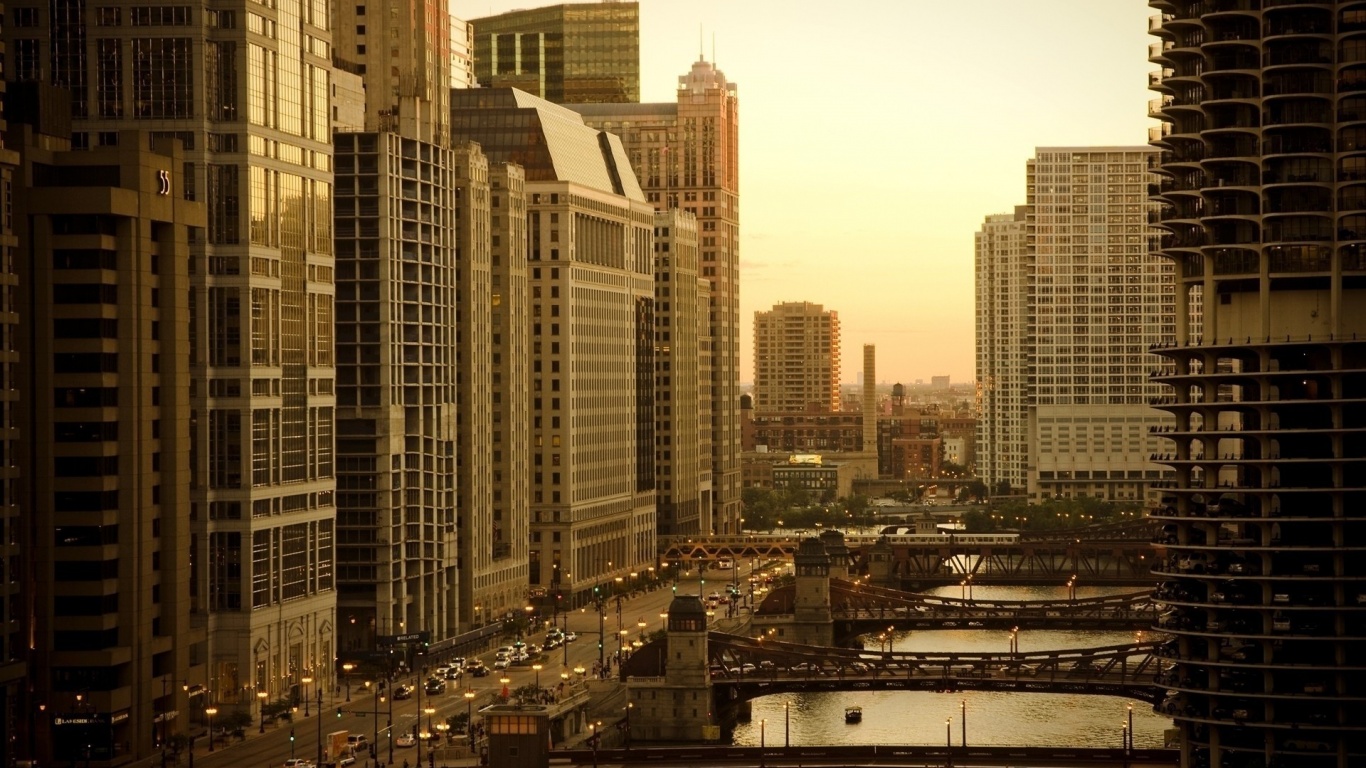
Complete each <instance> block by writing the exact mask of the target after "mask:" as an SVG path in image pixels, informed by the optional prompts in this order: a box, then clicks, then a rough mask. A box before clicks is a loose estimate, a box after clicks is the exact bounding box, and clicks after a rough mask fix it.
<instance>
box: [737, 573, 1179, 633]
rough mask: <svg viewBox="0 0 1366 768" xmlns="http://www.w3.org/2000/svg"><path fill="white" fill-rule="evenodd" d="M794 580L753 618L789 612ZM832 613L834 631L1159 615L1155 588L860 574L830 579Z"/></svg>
mask: <svg viewBox="0 0 1366 768" xmlns="http://www.w3.org/2000/svg"><path fill="white" fill-rule="evenodd" d="M796 590H797V588H796V585H795V584H784V585H782V586H779V587H777V588H775V589H774V590H773V591H772V592H770V593H769V594H768V596H767V597H765V598H764V600H763V602H762V603H760V604H759V605H758V606H757V607H756V608H755V612H754V621H755V624H756V625H759V624H773V623H779V622H782V621H783V620H784V617H788V616H791V615H792V613H793V611H794V609H795V606H796V602H797V594H796ZM829 590H830V615H831V619H832V620H833V621H834V622H835V637H837V638H842V637H851V636H854V635H859V634H868V633H877V632H879V631H880V630H881V629H882V628H884V627H887V628H895V629H953V628H968V627H970V628H974V629H998V630H1007V631H1009V630H1012V629H1074V628H1075V629H1117V630H1126V629H1133V630H1145V629H1147V628H1148V627H1151V626H1153V624H1154V623H1155V622H1156V621H1157V614H1158V610H1157V604H1156V603H1154V602H1153V600H1152V592H1151V591H1150V590H1145V591H1143V592H1131V593H1127V594H1122V595H1105V596H1100V597H1083V598H1075V599H1069V600H976V599H972V598H962V597H944V596H939V595H927V594H921V593H916V592H903V591H901V590H897V589H887V588H885V587H879V586H876V585H873V584H869V583H866V582H864V581H862V580H855V581H848V580H845V579H839V578H834V577H832V578H831V579H830V587H829Z"/></svg>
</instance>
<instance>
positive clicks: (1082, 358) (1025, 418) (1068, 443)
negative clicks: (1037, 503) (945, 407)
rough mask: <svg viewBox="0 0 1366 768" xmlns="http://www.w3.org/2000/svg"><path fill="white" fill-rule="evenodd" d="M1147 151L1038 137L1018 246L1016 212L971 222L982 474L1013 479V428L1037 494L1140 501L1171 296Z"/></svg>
mask: <svg viewBox="0 0 1366 768" xmlns="http://www.w3.org/2000/svg"><path fill="white" fill-rule="evenodd" d="M1155 161H1156V153H1155V151H1154V150H1152V149H1149V148H1147V147H1040V148H1039V149H1038V150H1037V152H1036V155H1035V157H1034V159H1032V160H1030V161H1029V162H1028V168H1027V185H1026V186H1027V197H1028V201H1027V206H1026V207H1025V208H1024V209H1023V213H1024V216H1025V223H1024V227H1025V230H1024V242H1023V249H1022V248H1021V245H1022V243H1021V241H1020V240H1019V223H1018V222H1019V219H1018V216H1019V214H1018V213H1017V216H1016V218H1015V219H1013V220H1005V219H1002V218H1000V217H992V218H991V219H989V220H988V221H987V223H986V224H985V225H984V227H983V230H982V231H981V232H979V235H978V239H977V247H978V253H977V262H978V265H977V281H978V283H977V289H978V298H977V309H978V317H979V322H978V330H977V332H978V340H977V344H978V366H979V367H978V371H977V379H978V381H979V383H980V385H981V386H982V387H983V397H982V408H983V412H982V424H983V427H982V436H981V439H980V440H979V446H980V450H981V451H983V452H986V453H988V454H989V456H988V457H987V458H986V459H985V460H984V461H982V462H980V463H981V466H982V468H983V469H984V477H985V478H986V479H987V481H988V483H989V484H991V483H996V484H998V485H999V483H1000V482H1001V481H1006V482H1007V483H1009V484H1012V487H1015V486H1014V485H1013V483H1015V482H1017V481H1018V479H1019V478H1018V470H1019V458H1018V449H1019V445H1020V444H1019V442H1018V438H1019V432H1020V428H1021V427H1022V426H1025V427H1026V428H1027V430H1028V444H1027V446H1028V452H1027V458H1026V459H1025V467H1024V469H1025V481H1026V485H1027V491H1028V493H1029V495H1030V496H1031V497H1032V498H1034V499H1038V500H1042V499H1048V498H1055V497H1056V498H1076V497H1082V496H1091V497H1099V498H1103V499H1109V500H1114V501H1130V502H1142V501H1144V500H1145V499H1148V498H1149V496H1150V495H1151V489H1152V488H1153V487H1154V483H1155V482H1156V481H1157V480H1159V479H1160V478H1162V477H1163V471H1162V468H1161V466H1160V465H1157V464H1155V463H1153V462H1152V461H1151V460H1150V457H1151V456H1152V455H1154V454H1155V453H1156V452H1157V451H1158V450H1159V448H1160V447H1161V441H1160V440H1159V439H1158V438H1157V437H1156V436H1155V435H1154V434H1151V433H1150V428H1157V427H1163V426H1168V425H1170V424H1171V422H1172V420H1171V417H1170V416H1167V415H1165V414H1162V413H1161V412H1159V411H1157V410H1154V409H1153V408H1152V407H1151V406H1150V405H1149V404H1148V403H1149V401H1150V400H1151V399H1152V398H1153V397H1155V396H1156V395H1157V393H1158V387H1157V385H1156V384H1154V383H1153V382H1152V381H1151V380H1150V378H1149V376H1148V373H1149V371H1151V370H1152V369H1154V368H1155V367H1156V366H1157V365H1158V358H1157V357H1156V356H1155V355H1153V354H1152V353H1151V352H1150V351H1149V348H1150V347H1152V346H1154V345H1156V344H1158V343H1161V342H1162V341H1164V340H1165V339H1168V338H1170V337H1171V334H1172V332H1173V328H1174V325H1173V323H1174V319H1173V313H1174V299H1173V289H1172V278H1171V271H1172V267H1171V264H1170V263H1167V262H1165V261H1163V260H1162V259H1161V258H1160V257H1158V256H1156V255H1154V254H1153V251H1154V248H1155V246H1156V231H1155V230H1154V229H1152V228H1151V227H1150V226H1149V225H1148V219H1147V210H1148V208H1149V207H1150V206H1149V204H1148V203H1147V194H1148V184H1149V183H1151V182H1152V181H1153V179H1154V176H1153V175H1152V169H1153V167H1154V164H1155ZM1083 196H1084V203H1081V202H1079V201H1080V200H1082V199H1083ZM1079 205H1084V215H1081V214H1082V213H1083V211H1081V210H1079V209H1078V206H1079ZM1026 287H1027V290H1026ZM1022 290H1025V293H1024V295H1023V299H1024V304H1023V306H1022V307H1021V306H1020V304H1019V302H1020V299H1021V294H1020V291H1022ZM1021 326H1023V327H1024V329H1025V330H1024V332H1023V333H1021V332H1020V327H1021ZM1026 372H1027V377H1026V378H1021V375H1022V374H1024V373H1026ZM993 490H996V488H993Z"/></svg>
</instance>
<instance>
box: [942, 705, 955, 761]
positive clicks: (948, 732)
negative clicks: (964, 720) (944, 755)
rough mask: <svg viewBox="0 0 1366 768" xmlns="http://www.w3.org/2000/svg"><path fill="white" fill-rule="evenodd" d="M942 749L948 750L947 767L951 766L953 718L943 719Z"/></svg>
mask: <svg viewBox="0 0 1366 768" xmlns="http://www.w3.org/2000/svg"><path fill="white" fill-rule="evenodd" d="M944 747H945V748H946V749H948V750H949V765H950V766H952V765H953V718H952V717H946V718H944Z"/></svg>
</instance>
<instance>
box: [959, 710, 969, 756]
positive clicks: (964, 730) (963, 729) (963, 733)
mask: <svg viewBox="0 0 1366 768" xmlns="http://www.w3.org/2000/svg"><path fill="white" fill-rule="evenodd" d="M962 707H963V725H962V727H960V728H959V729H958V730H959V732H960V733H959V735H960V736H961V737H962V739H963V748H964V749H967V746H968V700H967V699H963V704H962Z"/></svg>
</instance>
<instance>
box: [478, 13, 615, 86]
mask: <svg viewBox="0 0 1366 768" xmlns="http://www.w3.org/2000/svg"><path fill="white" fill-rule="evenodd" d="M470 26H472V27H473V28H474V75H475V77H476V78H477V79H478V80H479V84H480V85H482V86H484V87H492V88H517V89H518V90H522V91H526V92H527V93H530V94H532V95H533V96H539V97H541V98H543V99H546V100H547V101H553V102H555V103H556V104H587V103H597V102H636V101H640V5H639V4H638V3H635V2H610V3H565V4H561V5H550V6H546V7H544V8H533V9H530V10H519V11H511V12H509V13H504V14H500V15H498V16H487V17H485V18H482V19H474V20H472V21H470Z"/></svg>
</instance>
